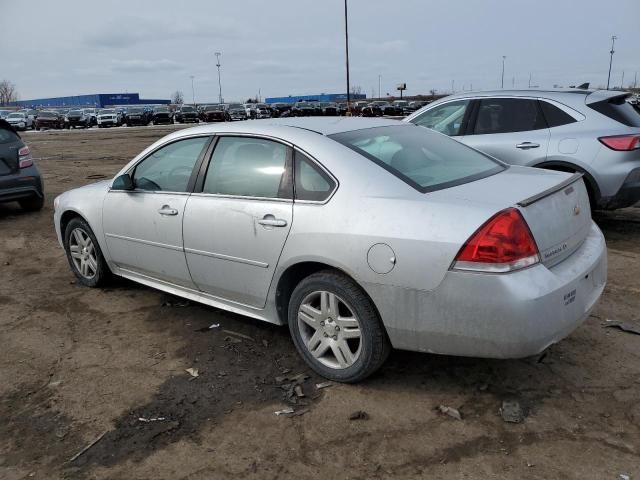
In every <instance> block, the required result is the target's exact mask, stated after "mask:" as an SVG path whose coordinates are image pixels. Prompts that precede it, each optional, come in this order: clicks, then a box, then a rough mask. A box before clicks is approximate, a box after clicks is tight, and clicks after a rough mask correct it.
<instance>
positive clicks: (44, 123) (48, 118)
mask: <svg viewBox="0 0 640 480" xmlns="http://www.w3.org/2000/svg"><path fill="white" fill-rule="evenodd" d="M34 128H35V129H37V130H43V129H45V128H55V129H60V128H64V117H63V116H62V115H60V114H59V113H58V112H56V111H53V110H43V111H42V112H39V113H38V118H37V119H36V124H35V127H34Z"/></svg>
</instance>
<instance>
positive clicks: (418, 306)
mask: <svg viewBox="0 0 640 480" xmlns="http://www.w3.org/2000/svg"><path fill="white" fill-rule="evenodd" d="M54 207H55V218H54V220H55V228H56V231H57V235H58V239H59V241H60V244H61V246H62V247H63V248H64V250H65V252H66V254H67V257H68V259H69V264H70V266H71V269H72V270H73V272H74V274H75V275H76V276H77V278H78V280H79V282H80V283H82V284H84V285H86V286H90V287H97V286H100V285H102V284H103V283H104V282H105V281H106V280H107V279H108V277H109V276H110V275H118V276H122V277H126V278H128V279H131V280H134V281H136V282H139V283H142V284H144V285H148V286H151V287H154V288H157V289H159V290H163V291H165V292H169V293H172V294H175V295H179V296H182V297H185V298H188V299H191V300H194V301H198V302H202V303H205V304H208V305H212V306H215V307H218V308H221V309H225V310H228V311H232V312H236V313H239V314H243V315H246V316H249V317H253V318H256V319H259V320H264V321H267V322H271V323H274V324H278V325H288V326H289V329H290V331H291V336H292V338H293V342H294V344H295V346H296V348H297V349H298V351H299V353H300V355H301V356H302V357H303V358H304V359H305V361H306V362H307V363H308V364H309V366H310V367H311V368H312V369H314V370H315V371H316V372H318V373H319V374H321V375H324V376H325V377H327V378H331V379H334V380H337V381H343V382H356V381H359V380H362V379H364V378H365V377H367V376H368V375H370V374H371V373H373V372H374V371H375V370H376V369H378V368H379V367H380V366H381V365H382V363H383V362H384V361H385V359H386V357H387V355H388V353H389V351H390V349H391V347H394V348H398V349H407V350H415V351H422V352H431V353H439V354H448V355H463V356H477V357H492V358H517V357H523V356H528V355H533V354H536V353H538V352H540V351H542V350H543V349H545V348H546V347H548V346H549V345H551V344H553V343H555V342H557V341H559V340H561V339H562V338H564V337H565V336H566V335H568V334H569V333H570V332H572V331H573V330H574V329H575V328H576V327H577V326H578V325H579V324H580V323H581V322H582V321H583V319H584V318H586V316H587V315H588V314H589V312H590V310H591V309H592V308H593V307H594V305H595V304H596V302H597V301H598V298H599V297H600V295H601V293H602V291H603V289H604V285H605V281H606V274H607V260H606V249H605V242H604V238H603V235H602V233H601V232H600V230H599V229H598V227H597V226H596V225H595V224H594V223H593V222H592V220H591V215H590V209H589V199H588V195H587V191H586V189H585V185H584V182H583V180H582V179H581V177H580V175H579V174H574V175H571V174H567V173H562V172H554V171H545V170H539V169H532V168H526V167H518V166H509V165H507V164H504V163H502V162H500V161H498V160H495V159H493V158H491V157H489V156H487V155H485V154H482V153H480V152H478V151H476V150H474V149H472V148H470V147H467V146H465V145H463V144H461V143H459V142H457V141H455V140H452V139H450V138H448V137H447V136H445V135H442V134H440V133H436V132H433V131H430V130H427V129H424V128H420V127H418V126H415V125H413V124H410V123H403V122H396V121H392V120H385V119H360V118H311V119H289V118H283V119H275V120H263V121H257V122H239V123H233V124H231V123H227V124H218V125H207V126H203V127H195V128H191V129H187V130H181V131H179V132H175V133H172V134H170V135H168V136H166V137H164V138H163V139H161V140H159V141H158V142H156V143H154V144H153V145H151V146H150V147H148V148H147V149H146V150H144V151H143V152H142V153H141V154H140V155H138V156H137V157H136V158H134V159H133V160H132V161H131V162H130V163H129V164H127V165H126V166H125V167H124V168H123V169H122V170H121V171H120V172H119V173H118V174H117V175H116V177H115V178H114V179H113V180H110V181H106V182H101V183H95V184H92V185H87V186H85V187H82V188H78V189H75V190H71V191H68V192H66V193H63V194H62V195H60V196H59V197H57V198H56V199H55V202H54Z"/></svg>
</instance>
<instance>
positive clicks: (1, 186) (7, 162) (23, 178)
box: [0, 120, 44, 211]
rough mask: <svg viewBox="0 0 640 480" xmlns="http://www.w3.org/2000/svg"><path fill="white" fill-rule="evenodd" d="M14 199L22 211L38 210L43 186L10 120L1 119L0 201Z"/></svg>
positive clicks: (40, 206) (42, 195)
mask: <svg viewBox="0 0 640 480" xmlns="http://www.w3.org/2000/svg"><path fill="white" fill-rule="evenodd" d="M13 201H17V202H18V203H19V204H20V207H22V208H23V209H24V210H29V211H33V210H40V209H41V208H42V206H43V205H44V188H43V185H42V177H41V176H40V172H39V171H38V168H37V167H36V165H35V163H34V161H33V158H32V157H31V150H29V147H28V146H27V145H25V143H24V142H23V141H22V139H21V138H20V135H18V134H17V133H16V132H15V130H14V129H13V126H12V125H10V124H9V122H7V121H5V120H0V202H13Z"/></svg>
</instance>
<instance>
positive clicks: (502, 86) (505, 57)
mask: <svg viewBox="0 0 640 480" xmlns="http://www.w3.org/2000/svg"><path fill="white" fill-rule="evenodd" d="M506 59H507V56H506V55H503V56H502V81H501V82H500V88H504V61H505V60H506Z"/></svg>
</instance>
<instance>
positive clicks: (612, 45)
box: [607, 35, 618, 90]
mask: <svg viewBox="0 0 640 480" xmlns="http://www.w3.org/2000/svg"><path fill="white" fill-rule="evenodd" d="M616 38H618V37H616V36H615V35H612V36H611V51H610V52H609V53H610V54H611V57H610V58H609V76H608V77H607V90H609V82H610V81H611V65H613V54H614V53H616V51H615V50H614V49H613V47H614V46H615V44H616Z"/></svg>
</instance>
